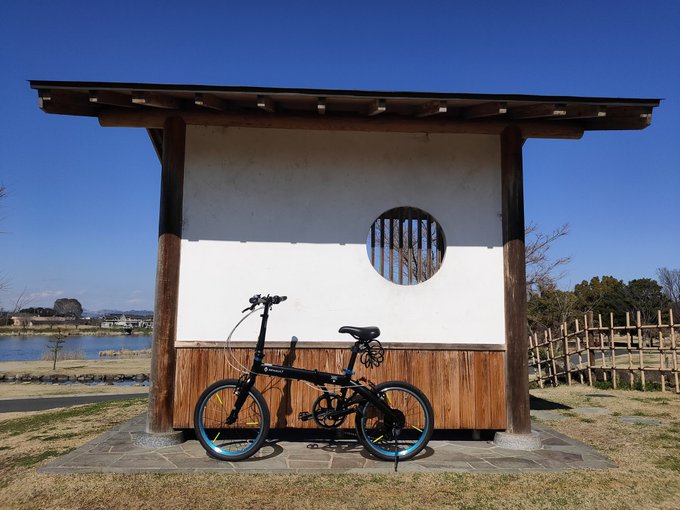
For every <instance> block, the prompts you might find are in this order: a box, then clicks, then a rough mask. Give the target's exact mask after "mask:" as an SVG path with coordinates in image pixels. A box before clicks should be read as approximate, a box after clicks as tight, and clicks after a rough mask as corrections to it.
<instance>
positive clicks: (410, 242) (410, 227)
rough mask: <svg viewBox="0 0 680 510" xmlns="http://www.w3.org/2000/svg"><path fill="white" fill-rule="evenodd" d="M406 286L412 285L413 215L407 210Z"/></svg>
mask: <svg viewBox="0 0 680 510" xmlns="http://www.w3.org/2000/svg"><path fill="white" fill-rule="evenodd" d="M407 246H408V284H409V285H412V284H413V214H412V211H411V208H410V207H409V209H408V245H407Z"/></svg>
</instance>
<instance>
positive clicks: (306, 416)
mask: <svg viewBox="0 0 680 510" xmlns="http://www.w3.org/2000/svg"><path fill="white" fill-rule="evenodd" d="M313 418H314V416H312V413H306V412H303V413H299V414H298V419H299V420H302V421H309V420H311V419H313Z"/></svg>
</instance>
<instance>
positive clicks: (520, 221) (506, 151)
mask: <svg viewBox="0 0 680 510" xmlns="http://www.w3.org/2000/svg"><path fill="white" fill-rule="evenodd" d="M523 144H524V140H523V138H522V131H521V129H520V128H519V127H517V126H508V127H507V128H505V129H504V130H503V132H502V133H501V195H502V211H503V261H504V263H503V266H504V267H503V274H504V286H505V342H506V349H507V351H506V395H507V419H508V422H507V432H509V433H511V434H529V433H531V417H530V415H529V368H528V359H527V350H528V347H529V345H528V337H527V298H526V267H525V254H524V189H523V177H522V145H523Z"/></svg>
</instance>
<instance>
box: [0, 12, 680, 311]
mask: <svg viewBox="0 0 680 510" xmlns="http://www.w3.org/2000/svg"><path fill="white" fill-rule="evenodd" d="M678 26H680V2H678V1H672V0H669V1H654V0H651V1H647V2H644V3H642V2H639V1H609V2H606V1H599V2H593V1H571V2H567V3H565V2H556V1H555V2H552V1H546V0H543V1H525V2H522V1H517V2H506V1H496V2H494V1H475V2H454V1H450V2H426V1H421V2H413V1H411V2H400V1H389V2H388V1H384V2H377V1H367V0H364V1H362V2H354V1H345V2H324V1H316V2H295V1H290V2H258V1H249V2H228V1H224V0H222V1H216V2H172V1H167V0H166V1H158V2H148V1H144V0H139V1H135V2H126V1H119V2H115V3H113V2H109V3H104V2H101V3H97V2H95V3H92V2H91V1H89V2H77V1H74V2H54V1H50V2H43V1H34V2H25V1H15V0H9V1H5V2H3V3H2V7H0V63H1V64H2V66H1V67H0V69H2V79H1V80H0V87H1V97H2V98H3V100H2V101H0V114H1V115H2V117H1V118H2V124H0V183H2V184H4V185H5V186H6V187H7V188H8V194H9V196H8V197H7V198H6V199H5V200H3V201H2V203H0V218H2V220H1V222H0V231H2V232H3V233H2V234H0V272H1V273H2V274H3V275H5V278H6V279H8V280H9V282H10V288H9V289H8V290H5V291H3V292H0V307H4V308H12V307H13V304H14V301H15V300H16V296H17V295H18V294H19V293H21V292H22V291H24V290H25V292H26V294H27V295H31V296H32V300H31V304H32V305H33V306H39V305H51V304H52V303H53V302H54V299H56V298H57V297H76V298H78V299H79V300H80V301H81V302H82V303H83V305H84V306H85V308H88V309H99V308H124V309H128V308H146V309H150V308H152V306H153V283H154V277H155V256H156V233H157V215H158V211H157V209H158V198H159V165H158V162H157V158H156V155H155V153H154V151H153V149H152V147H151V144H150V143H149V141H148V138H147V135H146V132H145V131H144V130H135V129H104V128H101V127H99V125H98V124H97V122H96V120H93V119H86V118H78V117H66V116H56V115H46V114H44V113H42V112H41V111H40V110H39V109H38V106H37V100H36V93H35V92H34V91H32V90H30V89H29V86H28V83H27V81H26V80H29V79H45V80H83V81H97V80H101V81H127V82H154V83H193V84H215V85H252V86H274V87H276V86H281V87H318V88H350V89H376V90H412V91H442V92H480V93H526V94H554V95H584V96H598V95H599V96H614V97H651V98H655V97H658V98H663V99H664V101H663V102H662V105H661V107H660V108H659V109H658V110H657V112H656V113H655V115H654V119H653V122H652V126H651V127H650V128H648V129H646V130H644V131H624V132H603V133H586V135H585V136H584V138H583V139H581V140H575V141H566V140H529V141H528V142H527V143H526V145H525V151H524V157H525V159H524V161H525V193H526V198H525V200H526V217H527V220H533V221H536V222H538V223H539V224H540V226H541V228H542V229H543V230H550V229H552V228H554V227H557V226H559V225H561V224H562V223H566V222H568V223H569V224H570V225H571V233H570V235H569V236H568V238H566V239H564V240H562V241H560V242H559V244H558V245H556V246H555V248H554V252H555V256H563V255H570V256H571V257H572V262H571V264H570V265H569V267H568V268H567V275H566V277H565V279H564V280H563V282H562V285H563V286H564V287H569V286H571V285H573V284H575V283H578V282H580V281H581V280H582V279H584V278H590V277H591V276H593V275H602V274H612V275H614V276H616V277H618V278H621V279H623V280H626V281H627V280H629V279H633V278H638V277H653V276H654V272H655V270H656V268H657V267H660V266H667V267H673V268H680V236H678V227H677V225H678V218H679V217H680V205H678V203H679V202H678V200H677V198H678V189H680V65H679V64H678V62H680V30H678Z"/></svg>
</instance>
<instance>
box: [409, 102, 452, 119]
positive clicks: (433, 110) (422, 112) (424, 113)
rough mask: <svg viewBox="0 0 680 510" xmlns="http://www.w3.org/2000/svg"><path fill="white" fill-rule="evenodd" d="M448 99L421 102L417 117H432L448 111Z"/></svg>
mask: <svg viewBox="0 0 680 510" xmlns="http://www.w3.org/2000/svg"><path fill="white" fill-rule="evenodd" d="M447 109H448V108H447V106H446V101H430V102H429V103H425V104H421V105H420V106H419V107H418V109H417V110H416V117H430V116H432V115H439V114H440V113H446V111H447Z"/></svg>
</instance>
